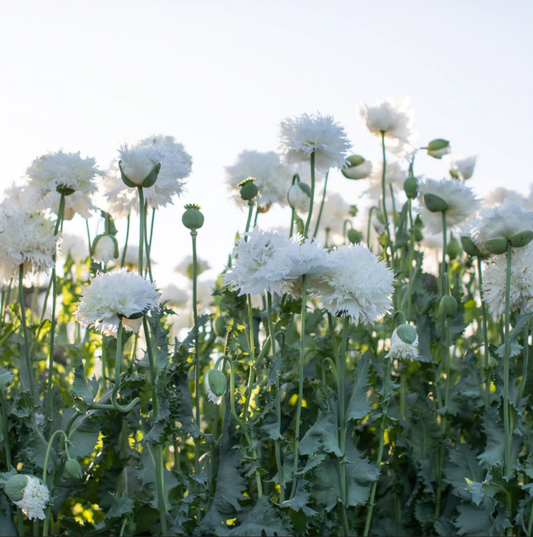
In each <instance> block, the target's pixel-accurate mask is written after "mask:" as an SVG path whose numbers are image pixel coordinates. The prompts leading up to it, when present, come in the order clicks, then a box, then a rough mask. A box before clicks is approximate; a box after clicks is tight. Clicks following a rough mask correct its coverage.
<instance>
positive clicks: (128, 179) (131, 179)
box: [118, 160, 161, 188]
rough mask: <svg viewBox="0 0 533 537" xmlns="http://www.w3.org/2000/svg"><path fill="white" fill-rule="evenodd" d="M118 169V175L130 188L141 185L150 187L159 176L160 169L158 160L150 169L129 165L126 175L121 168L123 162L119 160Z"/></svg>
mask: <svg viewBox="0 0 533 537" xmlns="http://www.w3.org/2000/svg"><path fill="white" fill-rule="evenodd" d="M118 168H119V170H120V177H121V178H122V182H123V183H124V184H125V185H126V186H129V187H130V188H136V187H139V186H140V187H142V188H150V187H151V186H154V185H155V183H156V181H157V178H158V176H159V170H160V169H161V163H160V162H158V163H157V164H156V165H155V166H154V167H153V168H152V169H151V170H147V169H144V168H142V167H135V166H131V167H130V169H131V171H129V172H128V173H129V175H126V173H125V172H124V169H123V162H122V161H121V160H120V161H119V163H118Z"/></svg>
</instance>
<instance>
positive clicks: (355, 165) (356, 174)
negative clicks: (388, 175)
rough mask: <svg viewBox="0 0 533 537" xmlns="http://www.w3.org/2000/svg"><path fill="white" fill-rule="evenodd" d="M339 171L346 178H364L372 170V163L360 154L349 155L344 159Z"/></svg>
mask: <svg viewBox="0 0 533 537" xmlns="http://www.w3.org/2000/svg"><path fill="white" fill-rule="evenodd" d="M341 172H342V175H344V177H346V179H356V180H357V179H366V178H367V177H368V176H369V175H370V173H371V172H372V163H370V162H368V161H367V160H365V159H364V157H362V156H361V155H351V156H349V157H348V158H347V159H346V164H345V166H344V167H343V168H342V169H341Z"/></svg>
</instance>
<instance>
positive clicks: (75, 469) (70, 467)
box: [65, 459, 83, 479]
mask: <svg viewBox="0 0 533 537" xmlns="http://www.w3.org/2000/svg"><path fill="white" fill-rule="evenodd" d="M65 469H66V470H67V472H68V475H69V476H70V477H73V478H74V479H83V472H82V471H81V466H80V463H79V462H78V461H77V460H76V459H69V460H68V461H67V462H66V464H65Z"/></svg>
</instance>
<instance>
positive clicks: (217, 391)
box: [204, 369, 228, 405]
mask: <svg viewBox="0 0 533 537" xmlns="http://www.w3.org/2000/svg"><path fill="white" fill-rule="evenodd" d="M227 384H228V381H227V379H226V375H224V373H222V371H219V370H218V369H208V370H207V371H206V372H205V373H204V391H205V394H206V395H207V398H208V399H209V401H211V402H212V403H215V404H216V405H219V404H220V402H221V401H222V396H223V395H224V394H225V393H226V388H227Z"/></svg>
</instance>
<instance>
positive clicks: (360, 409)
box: [346, 351, 372, 421]
mask: <svg viewBox="0 0 533 537" xmlns="http://www.w3.org/2000/svg"><path fill="white" fill-rule="evenodd" d="M369 356H370V353H369V352H368V351H367V352H365V353H364V354H363V356H362V357H361V359H360V360H359V362H358V363H357V366H356V367H355V373H354V385H353V388H352V395H351V396H350V401H349V403H348V410H347V412H346V420H347V421H351V420H361V419H364V418H366V416H368V414H369V413H370V410H371V409H372V407H371V405H370V403H369V402H368V400H367V393H368V377H369V369H370V364H369Z"/></svg>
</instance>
